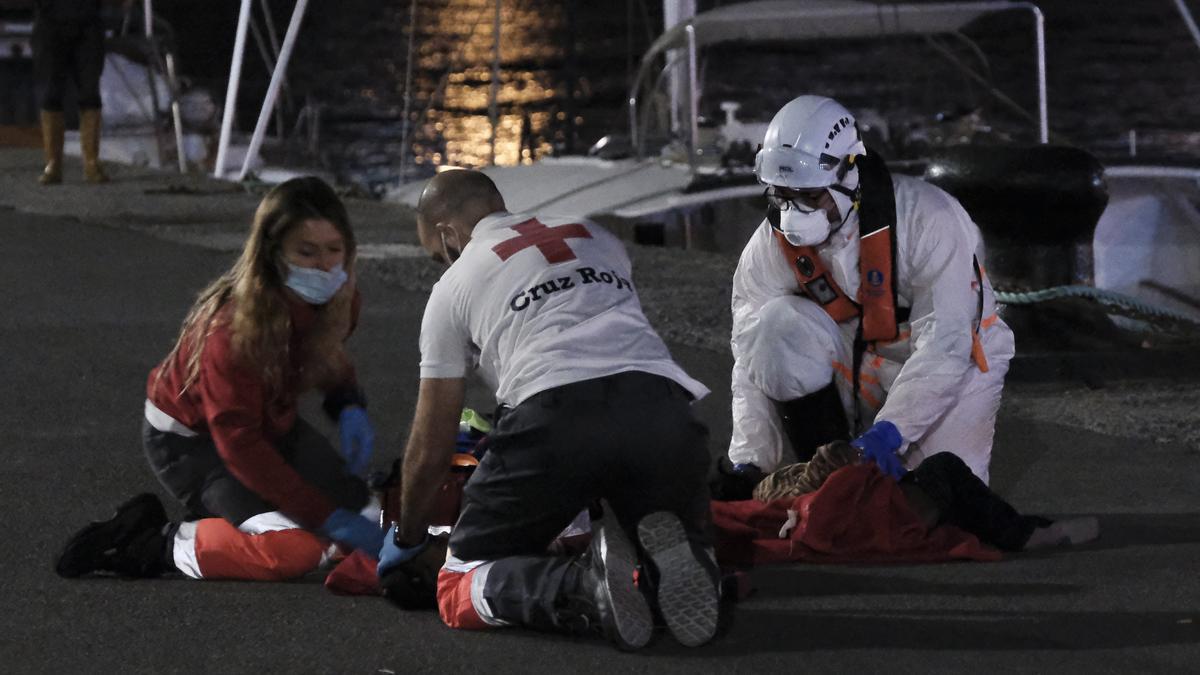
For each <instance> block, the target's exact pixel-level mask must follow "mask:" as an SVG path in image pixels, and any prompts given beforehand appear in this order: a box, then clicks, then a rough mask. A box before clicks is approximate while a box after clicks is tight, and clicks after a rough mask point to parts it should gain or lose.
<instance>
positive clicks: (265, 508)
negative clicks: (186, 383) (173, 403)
mask: <svg viewBox="0 0 1200 675" xmlns="http://www.w3.org/2000/svg"><path fill="white" fill-rule="evenodd" d="M142 447H143V449H144V450H145V452H146V459H147V460H148V461H149V462H150V467H151V468H152V469H154V473H155V475H156V476H158V480H159V482H161V483H162V484H163V487H165V488H166V489H167V491H168V492H170V493H171V494H172V495H173V496H174V497H175V498H176V499H178V500H179V501H180V503H182V504H183V505H184V506H185V507H186V508H187V510H188V517H187V518H188V519H189V520H191V519H199V518H211V517H217V518H224V519H225V520H227V521H229V522H230V523H232V524H233V525H235V526H236V525H241V524H242V523H243V522H245V521H246V520H248V519H250V518H251V517H253V516H256V515H258V514H260V513H269V512H271V511H278V510H279V509H278V508H276V507H275V506H274V505H273V504H271V503H269V502H267V501H266V500H265V499H263V498H262V497H260V496H259V495H258V493H256V492H254V491H252V490H251V489H250V488H248V487H246V486H245V485H243V484H242V483H241V482H240V481H239V480H238V479H237V478H234V477H233V475H232V474H230V473H229V469H227V468H226V467H225V463H224V462H223V461H222V460H221V457H220V456H219V455H218V454H217V448H216V446H215V445H214V444H213V441H212V438H210V437H208V436H194V437H187V436H180V435H178V434H172V433H166V432H162V431H159V430H158V429H155V428H154V427H152V426H150V423H149V422H146V421H145V420H143V421H142ZM276 449H277V450H278V451H279V454H280V455H282V456H283V459H284V461H285V462H287V463H288V464H289V465H291V467H292V468H293V469H295V470H296V472H297V473H299V474H300V476H301V478H303V479H304V480H305V481H307V482H309V483H311V484H312V485H314V486H316V487H317V488H318V489H319V490H321V491H322V492H324V493H325V494H326V495H327V496H328V497H329V498H330V499H331V500H332V501H333V502H334V504H336V505H337V506H340V507H342V508H345V509H349V510H351V511H358V510H360V509H362V508H363V507H364V506H366V504H367V499H368V498H369V497H370V494H369V491H368V489H367V484H366V482H364V481H363V480H362V479H361V478H359V477H357V476H355V475H353V474H350V473H349V472H347V471H346V463H345V461H344V460H343V459H342V457H341V455H339V454H338V452H337V450H336V449H334V447H333V446H332V445H330V443H329V441H328V440H327V439H326V438H325V436H323V435H322V434H321V433H320V432H319V431H317V430H316V429H314V428H313V427H312V425H310V424H308V423H307V422H305V421H304V420H302V419H299V418H297V419H296V424H295V426H293V427H292V429H291V431H289V432H288V433H287V434H286V435H285V436H284V437H283V438H280V439H279V441H278V442H277V444H276Z"/></svg>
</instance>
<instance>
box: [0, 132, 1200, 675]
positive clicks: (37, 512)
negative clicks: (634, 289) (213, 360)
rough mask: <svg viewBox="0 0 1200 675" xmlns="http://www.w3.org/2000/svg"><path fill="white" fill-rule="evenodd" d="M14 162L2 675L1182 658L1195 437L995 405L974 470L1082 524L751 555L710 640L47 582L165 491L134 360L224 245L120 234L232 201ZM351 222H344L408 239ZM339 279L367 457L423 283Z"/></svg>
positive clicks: (1179, 663) (391, 417) (1192, 646)
mask: <svg viewBox="0 0 1200 675" xmlns="http://www.w3.org/2000/svg"><path fill="white" fill-rule="evenodd" d="M76 170H77V165H76ZM35 173H36V169H34V168H31V165H30V164H29V155H28V153H25V154H20V153H14V152H12V151H3V152H0V241H3V243H4V246H3V264H0V293H2V294H3V301H2V305H0V306H2V307H3V314H2V316H3V322H2V323H0V354H2V355H3V357H2V358H0V383H3V384H4V386H3V388H2V389H0V428H2V429H3V430H4V437H5V440H6V443H5V445H4V449H3V456H4V462H3V466H4V469H3V471H2V472H0V495H3V501H2V504H3V511H4V515H5V517H4V518H3V519H2V520H0V522H2V523H3V530H2V531H3V533H4V535H5V536H4V541H5V546H3V553H2V554H0V560H2V561H3V563H2V564H3V570H2V571H3V575H2V579H3V582H2V588H3V590H2V591H0V602H2V605H0V610H2V611H0V670H2V671H3V672H6V673H27V672H28V673H167V672H183V673H194V672H219V673H226V672H232V673H252V672H255V673H256V672H302V673H377V672H393V673H414V672H450V673H476V672H487V673H492V672H606V673H608V672H654V673H657V672H748V673H749V672H754V673H761V672H781V673H782V672H835V673H842V672H887V673H901V672H913V673H924V672H967V671H975V672H980V673H991V672H1037V673H1044V672H1089V673H1152V672H1163V673H1184V672H1200V665H1198V664H1200V576H1198V574H1197V572H1198V571H1200V490H1197V487H1198V486H1200V479H1198V478H1197V476H1200V452H1198V451H1197V450H1196V449H1195V448H1191V447H1187V446H1180V445H1172V444H1161V443H1159V444H1148V443H1140V442H1138V441H1135V440H1130V439H1129V438H1125V437H1118V436H1112V435H1103V434H1099V433H1093V432H1088V431H1085V430H1080V429H1078V428H1077V427H1068V426H1065V425H1060V424H1056V423H1052V422H1045V421H1033V420H1032V419H1029V418H1023V417H1020V416H1014V415H1011V414H1002V417H1001V420H1000V423H999V425H998V429H997V440H996V447H995V451H994V460H993V476H994V479H993V480H994V483H993V487H995V488H996V489H997V490H998V491H1000V492H1001V493H1002V494H1004V495H1006V496H1007V497H1009V498H1010V500H1011V501H1012V502H1013V503H1014V504H1016V505H1017V506H1018V507H1020V508H1022V509H1023V510H1026V511H1029V512H1040V513H1046V514H1052V515H1053V514H1096V515H1099V516H1100V519H1101V526H1102V536H1101V539H1100V540H1099V541H1098V542H1096V543H1094V544H1092V545H1088V546H1085V547H1082V548H1080V549H1076V550H1059V551H1055V552H1053V553H1044V554H1033V555H1024V556H1014V557H1011V558H1009V559H1007V560H1005V561H1003V562H999V563H986V564H985V563H950V564H941V565H901V566H875V567H871V566H785V567H777V568H770V569H763V570H760V571H757V572H756V573H755V574H754V577H753V579H754V582H755V584H756V586H757V589H758V590H757V593H756V594H755V595H754V596H752V597H751V598H750V599H748V600H747V601H745V602H743V603H742V604H741V605H740V606H739V607H738V610H737V612H736V616H735V620H734V623H733V625H732V628H731V629H730V631H729V632H728V634H727V635H725V636H723V638H722V639H720V640H719V641H718V642H716V643H714V644H711V645H709V646H706V647H703V648H700V649H694V650H686V649H684V648H682V647H679V646H678V645H676V644H674V643H673V642H672V641H671V639H670V638H669V637H668V636H665V635H663V636H659V637H658V638H657V639H656V640H655V642H654V643H653V644H652V645H651V646H650V647H649V648H647V649H645V650H644V651H642V652H640V653H637V654H621V653H618V652H616V651H615V650H614V649H612V648H611V647H609V646H608V645H607V644H605V643H603V642H601V641H599V640H590V639H568V638H562V637H557V636H547V635H540V634H535V633H531V632H526V631H523V630H515V629H514V630H501V631H494V632H486V633H466V632H457V631H452V630H450V629H447V628H445V627H444V626H442V625H441V623H440V622H439V621H438V619H437V617H436V616H435V615H434V614H432V613H429V614H424V613H404V612H401V611H399V610H396V609H395V608H393V607H392V606H390V605H389V604H387V603H386V602H385V601H384V600H381V599H375V598H347V597H338V596H334V595H332V594H330V593H329V592H327V591H326V590H325V589H324V588H323V587H322V586H321V584H320V579H318V578H309V579H305V580H302V581H299V582H295V583H280V584H262V583H234V582H196V581H191V580H186V579H168V580H152V581H126V580H116V579H87V580H74V581H68V580H63V579H59V578H58V577H56V576H55V575H54V573H53V572H52V569H51V563H52V559H53V558H54V555H55V553H56V552H57V549H58V548H59V547H60V546H61V544H62V543H63V541H64V540H65V538H66V537H67V536H68V535H69V534H70V533H71V532H72V531H74V530H76V529H77V528H79V527H81V526H82V525H84V524H86V523H87V522H88V521H89V520H91V519H93V518H99V517H103V516H107V514H108V513H109V512H110V511H111V509H112V507H113V506H115V505H116V504H117V503H119V502H120V501H122V500H123V499H125V498H127V497H128V496H131V495H132V494H135V493H136V492H139V491H144V490H156V491H158V492H159V494H163V493H162V491H161V489H159V488H158V486H157V484H156V483H155V481H154V478H153V476H152V475H151V473H150V471H149V469H148V468H147V467H146V465H145V462H144V460H143V459H142V455H141V449H140V443H139V425H140V420H141V415H142V401H143V398H144V382H145V376H146V373H147V372H148V370H149V369H150V368H151V367H152V366H153V365H154V363H156V362H157V360H158V359H160V358H161V357H162V355H163V354H165V352H166V350H167V349H168V348H169V347H170V344H171V341H172V339H173V338H174V335H175V332H176V330H177V328H178V324H179V321H180V320H181V319H182V317H183V314H184V312H185V310H186V308H187V306H188V304H189V302H190V299H191V298H192V297H193V296H194V294H195V293H196V292H197V291H198V290H199V289H200V288H201V287H202V286H203V285H204V284H205V283H206V282H207V281H208V280H209V279H211V278H212V277H213V276H215V275H216V274H217V273H219V272H220V271H221V270H222V269H224V267H225V266H227V265H228V263H229V262H230V260H231V257H230V255H229V254H228V253H221V252H215V251H212V250H207V249H202V248H198V247H194V246H189V245H185V244H180V243H173V242H170V241H166V240H164V239H161V238H156V237H153V236H150V235H148V234H146V233H145V232H140V231H134V230H131V229H130V228H129V227H128V226H129V225H146V224H151V225H153V224H154V223H155V222H158V221H162V222H163V223H168V222H178V223H183V224H186V225H187V226H189V227H192V226H195V227H203V226H205V224H206V223H212V226H213V227H221V226H224V227H230V226H231V223H230V222H227V221H222V218H227V217H228V218H234V217H237V218H241V217H244V212H245V205H246V204H247V203H249V204H250V205H251V207H252V205H253V201H254V199H253V198H252V197H249V198H247V197H241V196H237V195H230V196H229V197H228V198H225V197H209V198H206V199H207V201H199V202H196V201H188V200H189V199H201V198H195V197H189V196H174V197H170V196H162V195H146V194H145V189H146V188H147V186H153V185H157V184H158V183H156V182H155V181H159V182H161V179H160V178H156V177H155V176H154V175H152V174H148V173H138V172H135V171H132V170H126V171H117V172H115V174H116V178H117V183H116V184H115V185H112V186H108V187H89V186H78V185H72V186H65V187H62V188H58V190H59V191H58V192H57V193H56V194H50V193H48V192H47V191H39V190H37V189H36V188H31V187H30V186H31V185H32V181H33V178H34V175H35ZM72 177H73V174H69V176H68V178H69V179H71V178H72ZM48 195H49V196H48ZM172 198H173V199H175V200H178V201H177V202H176V206H175V207H172V206H171V199H172ZM180 204H183V205H182V206H181V205H180ZM364 208H366V209H367V210H370V209H374V208H376V207H374V206H368V207H364ZM210 209H211V210H210ZM222 209H226V211H222ZM206 210H210V211H209V215H208V216H207V217H205V216H203V214H204V213H205V212H206ZM183 211H187V212H188V213H189V214H190V215H187V216H186V217H183V216H180V215H179V214H180V213H181V212H183ZM35 212H37V213H40V214H47V215H36V214H35ZM196 214H201V215H196ZM377 215H378V214H377ZM384 216H386V214H384ZM172 218H174V219H175V220H174V221H172ZM185 221H186V222H185ZM368 221H369V219H364V221H363V222H364V227H363V230H364V232H365V233H367V234H365V235H364V236H368V235H369V236H372V237H376V238H377V239H379V240H387V241H405V240H407V239H408V238H409V237H408V235H405V234H396V233H390V232H389V231H387V227H388V226H389V225H388V222H387V221H388V219H387V217H381V218H380V220H378V221H371V222H373V223H374V224H371V222H368ZM244 222H245V221H242V223H244ZM242 223H233V225H239V226H240V225H241V224H242ZM234 229H237V228H236V227H235V228H234ZM635 274H636V270H635ZM361 285H362V288H363V293H364V295H365V297H366V302H367V304H366V311H365V314H364V317H363V319H362V322H361V327H360V330H359V332H358V333H357V334H356V336H355V337H354V338H353V341H352V346H353V351H354V352H355V354H356V356H357V358H358V363H359V370H360V373H361V374H362V379H363V381H364V383H365V385H366V387H367V389H368V391H369V393H370V395H371V397H372V413H373V416H374V419H375V421H376V424H377V427H378V429H379V432H380V434H379V437H380V443H379V449H378V451H377V459H376V464H377V465H378V466H383V465H384V464H385V463H386V462H387V461H389V460H390V459H391V458H392V457H394V456H395V455H396V453H397V452H398V451H399V450H400V447H401V440H402V438H403V436H404V434H405V432H406V429H407V425H408V419H409V416H410V415H411V411H412V408H413V404H414V401H415V391H416V384H417V369H416V362H417V349H416V338H417V330H418V327H419V319H420V315H421V311H422V308H423V305H424V297H423V296H422V295H420V294H417V293H412V292H405V291H401V290H398V289H397V288H396V287H395V286H394V285H393V284H391V283H389V282H388V281H387V280H386V279H384V278H382V277H379V276H377V275H373V274H372V273H371V270H370V267H369V266H364V271H363V278H362V280H361ZM673 351H674V352H675V354H676V357H677V358H678V360H679V361H680V362H681V363H682V364H683V365H684V366H685V368H687V369H688V370H689V372H691V373H692V374H693V375H695V376H697V377H698V378H699V379H701V380H702V381H704V382H705V383H707V384H708V385H709V386H710V387H711V388H712V389H713V390H714V392H715V393H714V395H713V396H711V397H710V398H709V399H707V400H706V401H704V402H702V403H701V407H700V411H701V414H702V416H704V417H705V418H706V419H708V420H709V422H710V425H711V427H712V430H713V443H712V446H711V450H712V451H713V452H714V454H716V453H719V452H721V451H722V450H723V448H724V444H725V443H726V441H727V439H728V434H729V422H728V419H727V417H728V412H727V411H728V394H727V390H728V372H729V370H728V369H729V363H730V361H729V357H728V355H726V354H716V353H713V352H708V351H704V350H700V349H695V348H687V349H685V348H678V347H673ZM1181 376H1186V377H1190V376H1191V375H1186V374H1181ZM1109 386H1120V384H1119V383H1109ZM1014 391H1016V389H1015V390H1014ZM1014 395H1015V394H1014ZM169 508H170V509H171V512H172V513H173V515H180V514H179V509H178V508H175V507H174V505H171V506H170V507H169Z"/></svg>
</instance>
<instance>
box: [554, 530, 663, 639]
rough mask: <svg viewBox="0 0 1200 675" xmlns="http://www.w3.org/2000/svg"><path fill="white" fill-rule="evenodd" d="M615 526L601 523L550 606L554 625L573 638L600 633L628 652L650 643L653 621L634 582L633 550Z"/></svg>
mask: <svg viewBox="0 0 1200 675" xmlns="http://www.w3.org/2000/svg"><path fill="white" fill-rule="evenodd" d="M610 520H611V521H612V522H609V521H610ZM615 521H616V519H615V518H613V517H612V516H611V515H610V516H609V517H607V518H605V520H602V521H600V523H599V526H598V527H596V528H595V529H593V531H592V543H591V545H590V546H588V549H587V550H586V551H584V552H583V554H582V555H581V556H580V557H579V558H577V559H576V560H575V561H573V562H572V569H571V570H569V571H568V574H567V576H566V578H565V579H564V581H563V585H562V587H561V589H560V591H559V594H558V597H557V598H556V601H555V612H554V625H555V628H557V629H558V630H562V631H565V632H569V633H575V634H579V633H585V632H589V631H592V630H599V631H600V632H602V633H603V634H604V636H605V637H607V638H608V639H609V640H612V641H613V642H614V643H615V644H616V645H617V647H618V648H619V649H623V650H626V651H630V650H634V649H638V648H641V647H644V646H645V645H646V643H647V642H649V641H650V634H651V631H652V630H653V628H654V620H653V618H652V617H651V615H650V606H649V605H648V604H647V603H646V599H645V598H644V597H642V594H641V593H640V592H639V591H638V589H637V587H636V586H635V585H634V583H633V571H634V568H635V567H636V566H637V551H636V550H635V549H634V547H633V545H632V544H630V543H629V540H628V539H627V538H626V537H625V533H624V532H623V531H622V530H621V526H620V524H618V523H617V522H615Z"/></svg>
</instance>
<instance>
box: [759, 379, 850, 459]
mask: <svg viewBox="0 0 1200 675" xmlns="http://www.w3.org/2000/svg"><path fill="white" fill-rule="evenodd" d="M775 410H776V411H777V412H778V413H779V420H780V422H782V424H783V432H784V433H785V434H787V437H788V442H789V443H791V444H792V450H793V451H794V452H795V453H796V461H798V462H807V461H808V460H810V459H812V458H813V454H814V453H816V451H817V448H819V447H821V446H822V445H825V444H826V443H829V442H830V441H848V440H850V423H849V422H847V421H846V410H845V408H843V407H842V397H841V396H840V395H839V394H838V390H837V385H835V384H834V383H833V382H832V381H831V382H830V383H829V384H827V385H825V387H824V388H822V389H819V390H817V391H814V392H813V393H811V394H809V395H807V396H801V397H800V398H795V399H792V400H790V401H782V402H780V401H776V403H775Z"/></svg>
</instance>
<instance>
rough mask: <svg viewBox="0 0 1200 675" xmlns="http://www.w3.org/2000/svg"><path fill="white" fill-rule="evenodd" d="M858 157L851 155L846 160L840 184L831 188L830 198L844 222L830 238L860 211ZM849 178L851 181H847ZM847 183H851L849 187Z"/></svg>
mask: <svg viewBox="0 0 1200 675" xmlns="http://www.w3.org/2000/svg"><path fill="white" fill-rule="evenodd" d="M856 157H857V155H850V156H849V157H847V158H846V162H845V164H843V166H842V168H841V169H840V170H839V171H838V182H836V183H834V184H832V185H830V186H829V188H828V189H829V196H830V197H832V198H833V203H834V204H836V205H837V209H838V213H839V214H840V215H841V216H842V221H841V222H840V223H838V224H837V226H836V227H834V228H833V231H832V232H830V233H829V234H830V236H832V235H833V234H835V233H836V232H837V231H838V230H841V229H842V227H844V226H845V225H846V223H847V222H849V221H850V216H851V214H853V213H854V212H856V211H858V206H859V203H860V202H861V200H862V188H861V187H860V186H859V183H858V169H857V167H855V166H854V159H855V158H856ZM847 178H849V180H847ZM846 183H850V186H847V185H846Z"/></svg>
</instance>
